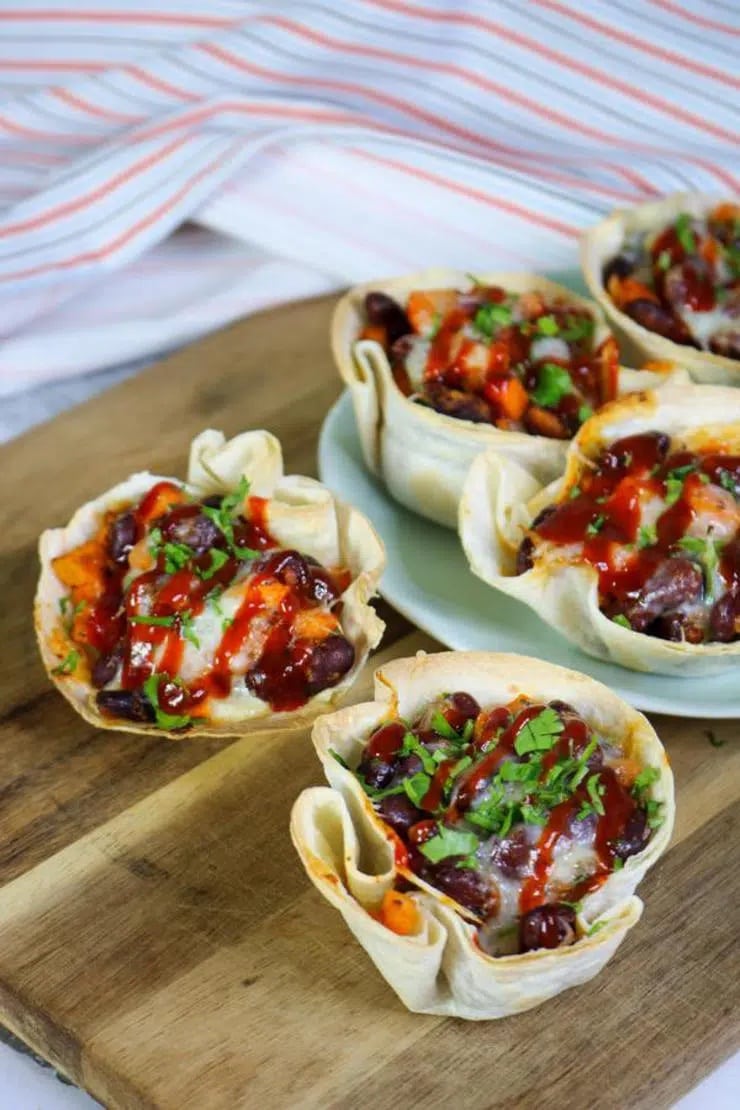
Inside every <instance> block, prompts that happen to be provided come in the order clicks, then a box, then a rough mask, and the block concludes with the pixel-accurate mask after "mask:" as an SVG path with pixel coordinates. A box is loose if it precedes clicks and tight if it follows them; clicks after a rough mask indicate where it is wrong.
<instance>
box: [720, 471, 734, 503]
mask: <svg viewBox="0 0 740 1110" xmlns="http://www.w3.org/2000/svg"><path fill="white" fill-rule="evenodd" d="M719 484H720V485H721V486H722V488H723V489H726V490H727V492H728V493H731V494H733V495H734V496H735V497H737V496H738V485H737V482H736V481H735V477H734V475H732V474H730V472H729V470H720V472H719Z"/></svg>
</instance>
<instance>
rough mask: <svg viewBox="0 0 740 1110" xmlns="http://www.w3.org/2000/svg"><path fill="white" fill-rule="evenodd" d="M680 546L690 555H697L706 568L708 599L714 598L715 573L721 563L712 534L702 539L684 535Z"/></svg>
mask: <svg viewBox="0 0 740 1110" xmlns="http://www.w3.org/2000/svg"><path fill="white" fill-rule="evenodd" d="M678 546H679V547H682V548H683V550H684V551H688V552H689V554H690V555H696V556H697V558H698V559H699V562H700V563H701V565H702V567H703V570H704V588H705V594H706V599H707V601H712V600H713V598H714V574H715V571H716V570H717V565H718V563H719V555H718V554H717V547H716V545H715V543H714V540H713V539H712V538H711V536H707V537H706V539H701V538H700V537H699V536H684V537H683V539H680V540H679V541H678Z"/></svg>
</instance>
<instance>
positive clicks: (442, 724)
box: [431, 709, 460, 740]
mask: <svg viewBox="0 0 740 1110" xmlns="http://www.w3.org/2000/svg"><path fill="white" fill-rule="evenodd" d="M431 724H432V728H433V729H434V731H435V732H436V733H437V734H438V735H439V736H444V738H445V740H459V739H460V737H459V736H458V734H457V732H456V731H455V729H454V728H453V727H452V725H451V724H450V722H449V721H448V720H447V718H446V717H445V715H444V714H443V713H442V711H441V710H440V709H438V710H437V712H436V713H435V714H434V716H433V717H432V722H431Z"/></svg>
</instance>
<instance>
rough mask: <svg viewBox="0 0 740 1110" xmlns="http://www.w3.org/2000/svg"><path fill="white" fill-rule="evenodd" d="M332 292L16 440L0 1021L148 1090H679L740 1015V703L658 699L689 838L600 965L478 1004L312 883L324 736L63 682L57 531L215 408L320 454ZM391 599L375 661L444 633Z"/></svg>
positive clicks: (373, 1101)
mask: <svg viewBox="0 0 740 1110" xmlns="http://www.w3.org/2000/svg"><path fill="white" fill-rule="evenodd" d="M330 311H331V301H329V300H325V299H324V300H319V301H313V302H305V303H303V304H300V305H294V306H292V307H289V308H281V309H279V310H276V311H272V312H267V313H264V314H263V315H260V316H257V317H253V318H251V319H249V320H246V321H244V322H242V323H239V324H237V325H235V326H234V327H231V328H229V329H228V330H226V331H223V332H221V333H219V334H217V335H215V336H212V337H211V338H208V339H206V340H204V341H202V342H200V343H197V344H195V345H194V346H192V347H190V348H189V349H188V350H186V351H183V352H182V353H180V354H178V355H175V356H173V357H171V358H169V359H166V360H165V361H164V362H162V363H160V364H159V365H158V366H156V367H154V368H153V369H152V370H150V371H148V372H147V373H145V374H142V375H141V376H139V377H137V378H135V379H133V380H130V381H128V382H126V383H125V384H123V385H121V386H119V387H118V388H116V389H114V390H112V391H111V392H109V393H106V394H104V395H102V396H100V397H98V398H96V399H94V400H92V401H90V402H88V403H86V404H84V405H82V406H81V407H80V408H77V409H75V410H73V411H71V412H68V413H65V414H64V415H63V416H61V417H59V418H57V419H56V420H54V421H53V422H52V423H50V424H48V425H46V426H43V427H40V428H37V429H35V430H34V431H32V432H30V433H29V434H28V435H26V436H24V437H23V438H22V439H20V440H17V441H15V442H13V443H11V444H9V445H7V446H5V447H3V448H2V449H0V475H2V479H1V480H2V483H3V496H2V510H1V512H2V516H1V518H0V519H1V523H2V527H1V528H0V575H2V597H3V606H2V611H1V614H0V621H1V622H2V634H1V635H0V657H1V659H2V671H1V673H2V675H3V682H2V693H1V694H0V697H1V699H2V701H1V703H0V746H1V749H0V750H1V754H2V761H1V764H0V765H1V766H2V782H1V784H0V883H2V886H1V887H0V1021H1V1022H3V1023H4V1024H5V1025H6V1026H8V1027H9V1028H10V1029H11V1030H12V1031H13V1032H14V1033H16V1034H18V1035H19V1036H20V1037H22V1038H23V1039H24V1040H25V1041H26V1042H27V1043H28V1044H29V1045H30V1046H31V1047H32V1048H34V1049H35V1050H36V1051H37V1052H39V1053H41V1054H42V1055H43V1056H45V1057H46V1058H47V1059H49V1060H50V1061H51V1062H52V1063H53V1064H55V1065H56V1066H57V1067H58V1068H60V1069H61V1070H62V1071H64V1072H65V1073H66V1074H67V1075H68V1076H70V1078H71V1079H73V1080H74V1081H75V1082H76V1083H79V1084H80V1085H81V1086H83V1087H86V1088H87V1089H88V1090H89V1091H90V1092H91V1093H92V1094H93V1095H95V1096H96V1097H97V1098H98V1099H100V1100H101V1101H102V1102H103V1103H105V1104H106V1105H108V1106H111V1107H125V1108H127V1110H128V1108H134V1107H137V1108H138V1107H159V1108H166V1110H187V1108H189V1107H193V1108H195V1110H209V1108H214V1110H233V1108H237V1107H269V1108H270V1110H272V1108H278V1110H280V1108H283V1107H322V1108H323V1107H350V1106H351V1107H352V1108H353V1110H355V1108H361V1107H365V1106H367V1107H372V1108H373V1110H384V1108H388V1110H397V1108H398V1107H399V1106H404V1107H416V1106H418V1107H422V1106H423V1107H424V1108H425V1110H427V1108H429V1107H442V1106H445V1105H447V1104H449V1103H450V1102H451V1101H452V1100H455V1102H456V1103H457V1104H458V1105H461V1106H465V1107H466V1108H476V1107H481V1108H482V1107H490V1106H502V1107H537V1110H540V1108H543V1107H558V1108H560V1107H562V1106H563V1105H568V1106H570V1107H583V1108H586V1107H588V1108H592V1107H615V1108H616V1107H620V1108H621V1107H632V1106H645V1107H650V1108H651V1110H654V1108H656V1107H662V1106H668V1105H670V1104H671V1102H672V1101H673V1100H675V1099H676V1098H677V1097H679V1096H680V1095H681V1094H683V1093H684V1092H685V1091H686V1090H688V1089H689V1088H691V1087H692V1086H694V1085H695V1084H696V1083H697V1082H698V1081H699V1080H700V1079H701V1078H702V1077H703V1076H704V1075H706V1074H707V1073H708V1072H709V1071H711V1070H712V1069H713V1068H715V1067H716V1066H717V1065H718V1064H719V1063H720V1062H721V1061H722V1060H723V1059H724V1058H725V1057H726V1056H727V1055H728V1054H729V1053H730V1052H731V1051H732V1050H733V1049H734V1048H736V1047H738V1043H739V1040H740V1038H739V1036H738V1034H739V1032H740V1031H739V1029H738V1020H737V1014H738V1008H739V1007H738V1003H740V996H739V990H738V983H739V980H740V976H738V970H739V968H738V962H737V949H736V946H735V938H736V932H737V925H738V921H737V907H738V905H740V897H739V895H740V889H739V887H740V881H739V876H740V869H738V866H737V845H738V831H739V830H738V825H739V822H738V808H737V805H734V807H733V803H735V802H736V799H737V793H738V790H737V784H738V781H740V744H738V743H737V741H738V731H739V729H738V724H737V722H720V723H717V722H713V723H711V724H710V723H709V722H702V721H698V720H695V721H687V720H675V719H671V718H667V717H661V718H655V722H654V723H655V725H656V728H657V729H658V732H659V734H660V735H661V737H662V739H663V740H664V742H665V743H666V746H667V748H668V751H669V754H670V756H671V760H672V763H673V766H674V769H675V773H676V783H677V789H678V821H677V826H676V835H675V840H674V843H673V846H672V848H671V850H670V852H669V853H668V855H667V856H666V857H664V859H663V860H662V861H661V862H660V863H659V865H658V866H657V867H656V868H655V869H654V871H653V872H652V873H651V874H650V875H649V877H648V879H647V880H646V881H645V883H644V884H643V885H642V887H641V889H640V894H641V895H642V896H643V898H644V899H645V902H646V911H645V915H644V917H643V920H642V922H641V923H640V925H638V927H637V928H636V929H635V930H634V931H633V933H632V934H631V935H630V936H629V937H628V939H627V940H626V941H625V943H624V945H623V946H622V948H621V949H620V951H619V953H618V954H617V956H616V958H615V959H614V960H613V962H612V963H611V964H610V965H609V966H608V967H607V969H606V970H605V971H604V973H603V974H602V975H601V976H600V977H599V978H598V979H596V980H594V981H593V982H591V983H589V984H587V985H586V986H585V987H582V988H580V989H578V990H575V991H571V992H568V993H566V994H564V995H561V996H560V997H559V998H557V999H554V1000H553V1001H551V1002H548V1003H546V1004H545V1005H544V1006H542V1007H541V1008H540V1009H539V1010H535V1011H532V1012H530V1013H527V1014H524V1015H521V1016H519V1017H516V1018H512V1019H508V1020H506V1021H502V1022H485V1023H480V1024H472V1023H465V1022H462V1021H456V1020H442V1019H439V1018H434V1017H420V1016H416V1015H413V1014H409V1013H408V1012H407V1011H406V1010H405V1009H404V1008H403V1007H402V1005H401V1004H400V1002H398V1001H397V999H396V997H395V995H394V994H393V993H392V992H391V990H390V989H389V988H388V987H387V986H386V985H385V983H384V982H383V980H382V979H381V978H380V976H379V975H378V973H377V972H376V971H375V970H374V968H373V967H372V965H371V964H370V961H369V960H368V958H367V956H366V955H365V953H364V952H363V951H362V949H361V948H360V947H358V945H357V944H356V943H355V941H354V940H353V939H352V938H351V936H350V935H349V933H348V932H347V931H346V929H345V927H344V925H343V922H342V920H341V918H340V917H339V915H338V914H337V913H336V912H335V911H334V910H332V909H331V908H330V907H329V906H328V905H327V904H326V903H325V902H324V901H323V900H322V899H321V898H320V896H319V895H318V894H317V893H316V892H315V891H314V889H313V888H312V887H310V886H309V883H308V881H307V879H306V878H305V876H304V874H303V872H302V869H301V867H300V866H299V863H298V860H297V858H296V856H295V854H294V852H293V849H292V847H291V844H290V840H289V836H288V815H289V811H290V806H291V803H292V801H293V799H294V798H295V796H296V795H297V793H298V792H299V791H300V790H301V789H303V787H305V786H308V785H310V784H316V783H318V782H320V781H321V775H320V773H319V767H318V764H317V761H316V759H315V757H314V755H313V750H312V748H311V746H310V743H309V740H308V736H307V735H306V734H301V733H298V734H295V733H293V734H290V735H284V736H278V737H272V738H270V739H269V741H266V742H264V743H261V742H260V740H259V738H257V739H245V740H239V741H236V742H232V743H230V744H226V745H225V744H223V743H220V744H219V743H215V742H204V741H202V740H200V741H199V740H182V741H180V742H175V743H173V742H167V741H161V740H156V739H149V738H141V737H133V736H126V735H125V734H123V733H98V732H96V731H95V730H93V729H92V728H90V727H89V726H88V725H86V724H85V723H84V722H82V721H81V720H79V719H78V718H77V717H76V716H75V715H74V714H73V712H72V710H71V709H70V708H69V707H68V706H67V705H66V704H65V703H64V702H63V700H62V698H61V697H60V696H59V695H58V694H57V693H56V692H55V691H54V690H53V689H52V688H51V686H50V685H49V684H48V682H47V681H46V679H45V676H44V674H43V671H42V668H41V665H40V663H39V660H38V658H37V653H36V645H35V643H34V637H33V630H32V626H31V599H32V595H33V591H34V585H35V579H36V574H37V564H36V550H35V547H36V539H37V536H38V533H39V532H40V531H41V529H42V528H43V527H45V526H47V525H58V524H61V523H63V522H65V521H66V520H67V519H68V517H69V516H70V514H71V512H72V510H73V509H74V508H75V507H76V506H77V505H78V504H79V503H80V502H82V501H85V500H86V499H87V498H89V497H90V496H92V495H93V494H94V493H97V492H99V491H101V490H103V489H105V488H107V487H108V486H110V485H112V484H113V483H114V482H116V481H118V480H119V479H121V478H123V477H124V476H126V475H128V474H129V473H130V472H132V471H135V470H137V469H140V468H144V467H149V468H151V469H152V470H153V471H155V472H159V473H164V474H167V473H173V474H182V473H183V472H184V465H185V459H186V453H187V447H188V443H189V440H190V438H191V436H192V435H193V434H194V433H196V432H198V431H200V430H201V429H202V428H204V427H206V426H211V427H216V428H222V429H223V430H224V431H225V432H226V433H227V434H234V433H235V432H237V431H240V430H243V429H245V428H258V427H267V428H269V429H271V430H272V431H273V432H275V433H276V434H277V435H278V436H279V437H280V439H281V441H282V443H283V445H284V450H285V455H286V460H287V465H288V469H289V470H294V471H298V472H302V473H306V474H313V473H315V449H316V440H317V434H318V430H319V427H320V425H321V422H322V420H323V417H324V415H325V413H326V411H327V408H328V407H329V405H330V404H331V402H332V401H333V400H334V399H335V397H336V396H337V395H338V393H339V386H338V383H337V379H336V377H335V375H334V373H333V371H332V368H331V365H330V361H329V355H328V351H327V339H326V336H327V326H328V321H329V315H330ZM389 555H390V558H393V552H392V551H390V552H389ZM381 609H382V611H383V614H384V616H385V617H386V619H387V620H388V625H389V626H388V632H387V634H386V638H385V641H384V643H383V645H382V648H381V651H380V652H379V654H378V656H377V658H378V659H383V660H385V659H388V658H391V657H394V656H398V655H407V654H409V653H411V652H413V651H415V650H417V649H418V648H421V647H423V648H426V649H427V650H435V648H436V647H438V645H436V644H435V643H434V642H433V641H431V640H430V639H429V638H428V637H426V636H424V635H422V634H421V633H419V632H417V631H415V630H414V629H413V628H412V627H411V626H410V625H408V624H407V623H406V622H405V621H404V620H403V619H402V618H400V617H398V616H396V615H395V614H393V613H392V611H390V610H388V609H387V608H385V607H383V606H381ZM371 670H372V668H371V667H368V668H367V670H366V673H365V675H364V676H363V678H362V680H361V681H360V683H359V685H358V687H357V689H356V691H355V692H354V697H355V698H356V699H357V700H361V699H363V698H366V697H367V696H368V694H369V692H370V674H371ZM710 737H711V739H712V740H713V741H714V744H712V743H711V742H710ZM714 745H717V746H714Z"/></svg>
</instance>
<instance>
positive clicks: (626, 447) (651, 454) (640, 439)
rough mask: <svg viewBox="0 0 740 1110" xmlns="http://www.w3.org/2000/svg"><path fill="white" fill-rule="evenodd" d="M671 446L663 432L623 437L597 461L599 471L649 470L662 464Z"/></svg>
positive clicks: (668, 438) (668, 437)
mask: <svg viewBox="0 0 740 1110" xmlns="http://www.w3.org/2000/svg"><path fill="white" fill-rule="evenodd" d="M670 446H671V440H670V436H667V435H666V434H665V432H641V433H640V434H639V435H634V436H624V437H623V438H622V439H617V440H615V441H614V443H612V445H611V446H610V447H609V448H608V450H606V451H604V452H603V453H602V455H601V458H600V460H599V467H600V469H601V470H608V471H612V472H613V471H617V470H623V469H629V468H630V467H631V466H633V465H634V466H637V467H639V468H642V469H644V470H651V469H652V468H653V467H654V466H656V465H657V464H658V463H660V462H663V460H664V459H665V457H666V455H667V454H668V451H669V449H670Z"/></svg>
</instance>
